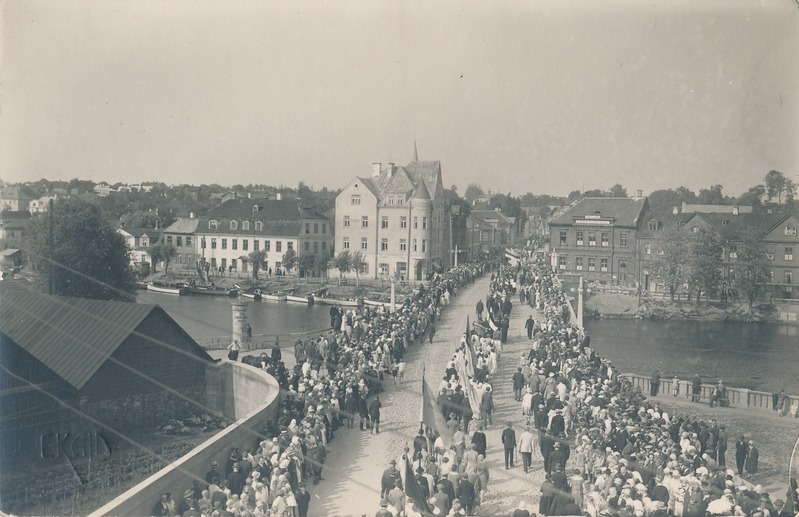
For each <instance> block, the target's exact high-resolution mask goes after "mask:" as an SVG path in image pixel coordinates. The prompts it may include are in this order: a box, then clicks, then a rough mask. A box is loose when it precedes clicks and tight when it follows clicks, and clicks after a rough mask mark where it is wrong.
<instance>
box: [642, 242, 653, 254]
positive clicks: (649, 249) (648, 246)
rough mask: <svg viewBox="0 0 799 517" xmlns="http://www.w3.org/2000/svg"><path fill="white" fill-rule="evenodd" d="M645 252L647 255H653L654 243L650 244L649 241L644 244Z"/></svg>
mask: <svg viewBox="0 0 799 517" xmlns="http://www.w3.org/2000/svg"><path fill="white" fill-rule="evenodd" d="M644 253H645V254H647V255H651V254H652V245H651V244H649V243H647V244H644Z"/></svg>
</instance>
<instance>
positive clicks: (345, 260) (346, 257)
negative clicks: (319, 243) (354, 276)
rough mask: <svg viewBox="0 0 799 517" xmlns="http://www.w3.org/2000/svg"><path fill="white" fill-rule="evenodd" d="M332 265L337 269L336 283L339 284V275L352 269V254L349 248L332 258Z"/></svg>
mask: <svg viewBox="0 0 799 517" xmlns="http://www.w3.org/2000/svg"><path fill="white" fill-rule="evenodd" d="M333 267H334V268H336V269H338V285H341V276H342V275H343V274H344V273H349V272H350V270H351V269H352V255H351V254H350V250H344V251H342V252H340V253H339V254H338V255H336V256H335V258H333Z"/></svg>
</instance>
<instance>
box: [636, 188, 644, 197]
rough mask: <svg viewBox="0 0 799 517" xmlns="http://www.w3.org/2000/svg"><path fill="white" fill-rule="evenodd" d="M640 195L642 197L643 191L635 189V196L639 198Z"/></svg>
mask: <svg viewBox="0 0 799 517" xmlns="http://www.w3.org/2000/svg"><path fill="white" fill-rule="evenodd" d="M642 197H644V191H643V190H641V189H640V188H639V189H638V190H636V191H635V198H636V199H641V198H642Z"/></svg>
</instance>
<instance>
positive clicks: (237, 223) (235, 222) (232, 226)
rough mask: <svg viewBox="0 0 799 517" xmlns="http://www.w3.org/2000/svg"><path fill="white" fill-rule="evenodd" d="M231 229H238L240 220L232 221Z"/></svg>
mask: <svg viewBox="0 0 799 517" xmlns="http://www.w3.org/2000/svg"><path fill="white" fill-rule="evenodd" d="M230 229H231V230H238V229H239V222H238V221H230Z"/></svg>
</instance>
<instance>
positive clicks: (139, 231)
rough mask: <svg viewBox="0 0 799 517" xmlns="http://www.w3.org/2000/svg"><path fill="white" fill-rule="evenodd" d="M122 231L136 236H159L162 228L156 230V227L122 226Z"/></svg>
mask: <svg viewBox="0 0 799 517" xmlns="http://www.w3.org/2000/svg"><path fill="white" fill-rule="evenodd" d="M120 230H121V231H123V232H127V233H129V234H130V235H132V236H134V237H141V236H142V235H147V236H148V237H149V236H151V235H152V236H157V235H159V234H160V233H161V230H156V229H154V228H120Z"/></svg>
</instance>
